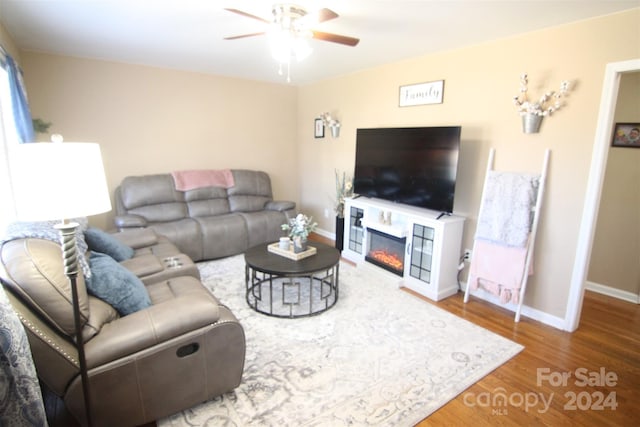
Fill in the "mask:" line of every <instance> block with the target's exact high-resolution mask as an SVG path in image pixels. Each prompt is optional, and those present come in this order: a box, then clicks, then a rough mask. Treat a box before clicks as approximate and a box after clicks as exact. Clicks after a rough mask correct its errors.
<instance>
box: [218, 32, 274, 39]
mask: <svg viewBox="0 0 640 427" xmlns="http://www.w3.org/2000/svg"><path fill="white" fill-rule="evenodd" d="M264 34H266V33H265V32H264V31H262V32H260V33H251V34H241V35H239V36H231V37H225V38H224V40H236V39H243V38H245V37H253V36H262V35H264Z"/></svg>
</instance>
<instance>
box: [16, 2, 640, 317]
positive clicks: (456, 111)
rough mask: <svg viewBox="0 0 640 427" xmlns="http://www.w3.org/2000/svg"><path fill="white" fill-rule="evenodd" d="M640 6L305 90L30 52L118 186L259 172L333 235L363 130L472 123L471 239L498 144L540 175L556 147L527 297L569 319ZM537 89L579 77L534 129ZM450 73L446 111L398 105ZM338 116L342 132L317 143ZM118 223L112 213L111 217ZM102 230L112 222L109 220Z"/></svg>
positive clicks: (35, 79) (33, 73)
mask: <svg viewBox="0 0 640 427" xmlns="http://www.w3.org/2000/svg"><path fill="white" fill-rule="evenodd" d="M637 22H640V9H636V10H633V11H630V12H626V13H622V14H616V15H611V16H606V17H601V18H598V19H594V20H588V21H583V22H580V23H576V24H571V25H567V26H562V27H558V28H553V29H549V30H544V31H539V32H533V33H529V34H525V35H521V36H519V37H513V38H510V39H505V40H501V41H496V42H493V43H486V44H482V45H478V46H474V47H469V48H466V49H460V50H455V51H449V52H443V53H439V54H434V55H429V56H425V57H420V58H415V59H412V60H409V61H404V62H398V63H393V64H388V65H385V66H382V67H377V68H373V69H369V70H365V71H363V72H360V73H355V74H352V75H347V76H343V77H341V78H336V79H332V80H327V81H324V82H321V83H318V84H313V85H309V86H304V87H300V88H297V89H296V88H293V87H289V86H285V85H273V84H265V83H257V82H248V81H244V80H235V79H229V78H221V77H215V76H208V75H201V74H196V73H185V72H178V71H171V70H160V69H153V68H148V67H141V66H134V65H123V64H117V63H109V62H100V61H90V60H81V59H74V58H63V57H56V56H50V55H44V54H37V53H28V52H23V53H22V63H23V68H24V69H25V74H26V75H25V77H26V81H27V86H28V88H29V93H30V98H31V102H32V109H33V112H34V116H35V117H41V118H43V119H45V120H48V121H51V122H53V128H52V131H53V132H59V133H62V134H64V135H65V137H66V139H67V140H68V141H70V140H93V141H97V142H99V143H101V145H102V147H103V155H104V157H105V164H106V168H107V175H108V180H109V184H110V187H111V188H112V189H113V188H114V186H115V185H116V184H117V183H118V182H119V181H120V180H121V179H122V178H123V177H124V176H126V175H130V174H140V173H154V172H167V171H170V170H172V169H179V168H197V167H214V168H215V167H249V168H261V169H264V170H266V171H267V172H269V173H270V174H271V176H272V178H273V180H274V190H275V194H276V196H277V197H279V198H288V199H293V200H296V201H297V202H299V206H300V208H301V209H302V210H303V211H305V212H306V213H309V214H311V215H313V216H314V217H316V219H317V220H318V221H319V222H320V226H321V228H322V229H324V230H327V231H330V232H331V231H333V227H334V223H333V216H332V214H330V218H325V217H324V211H325V209H327V210H329V212H330V213H331V211H332V208H333V194H334V181H333V177H334V175H333V173H334V169H336V168H337V169H339V170H347V171H351V170H352V169H353V162H354V150H355V133H356V129H357V128H359V127H372V126H430V125H461V126H462V129H463V131H462V148H461V154H460V169H459V173H458V187H457V194H456V202H455V206H454V210H455V213H456V214H459V215H463V216H465V217H467V218H468V221H467V223H466V226H465V236H464V241H463V247H471V246H472V243H473V233H474V231H475V222H476V215H477V211H478V207H479V202H480V197H481V189H482V182H483V179H484V171H485V167H486V160H487V156H488V150H489V148H490V147H495V148H496V149H497V157H496V167H497V168H498V169H509V170H518V171H525V170H530V171H538V170H540V167H541V163H542V156H543V152H544V149H545V148H551V149H552V156H551V164H550V171H549V180H548V190H547V194H546V195H545V200H544V208H543V213H542V219H541V222H540V232H539V236H538V241H537V248H536V260H535V269H536V274H535V275H534V276H533V278H532V280H530V282H529V289H528V292H527V296H526V300H525V304H526V305H528V306H530V307H532V308H534V309H536V310H539V311H541V312H542V314H543V316H544V315H549V316H553V317H556V318H563V317H564V315H565V311H566V305H567V295H568V292H569V285H570V279H571V272H572V269H573V263H574V256H575V250H576V244H577V237H578V228H579V223H580V220H581V215H582V207H583V203H584V196H585V190H586V182H587V174H588V170H589V164H590V161H591V155H592V147H593V142H594V133H595V128H596V121H597V115H598V107H599V101H600V93H601V90H602V81H603V76H604V68H605V65H606V64H607V63H609V62H614V61H621V60H626V59H631V58H638V57H640V41H639V40H638V31H637ZM523 71H527V72H528V73H529V75H530V81H531V85H530V86H531V91H532V93H533V94H534V95H539V94H540V93H541V91H542V90H543V89H557V87H558V85H559V83H560V81H561V80H564V79H571V80H573V81H575V88H574V90H573V91H572V92H571V94H570V97H569V98H568V100H567V102H568V105H567V106H566V107H565V108H564V109H563V110H561V111H559V112H558V113H557V114H555V115H554V116H553V117H551V118H545V121H544V123H543V125H542V129H541V133H539V134H534V135H524V134H523V133H522V132H521V125H520V118H519V117H518V115H517V113H516V111H515V108H514V107H513V104H512V98H513V96H514V95H517V93H518V87H519V84H518V78H519V75H520V73H522V72H523ZM439 79H444V80H445V91H444V102H443V104H440V105H429V106H420V107H408V108H399V107H398V87H399V86H400V85H405V84H410V83H417V82H424V81H431V80H439ZM325 111H329V112H331V113H332V114H334V115H335V116H336V117H338V118H339V119H340V120H341V122H342V124H343V127H342V134H341V136H340V138H338V139H332V138H330V137H329V136H327V137H326V138H324V139H318V140H316V139H314V137H313V120H314V118H315V117H317V116H318V115H319V114H320V113H322V112H325ZM108 221H109V218H108V217H105V218H101V224H104V225H106V224H108V223H109V222H108ZM98 225H100V223H99V224H98Z"/></svg>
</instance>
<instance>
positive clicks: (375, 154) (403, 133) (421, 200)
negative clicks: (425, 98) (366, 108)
mask: <svg viewBox="0 0 640 427" xmlns="http://www.w3.org/2000/svg"><path fill="white" fill-rule="evenodd" d="M459 149H460V126H445V127H413V128H377V129H358V130H357V136H356V165H355V171H354V175H353V186H354V192H355V193H356V194H358V195H360V196H365V197H376V198H380V199H385V200H390V201H393V202H398V203H404V204H407V205H413V206H418V207H422V208H427V209H432V210H435V211H440V212H446V213H451V212H453V199H454V194H455V186H456V174H457V170H458V152H459Z"/></svg>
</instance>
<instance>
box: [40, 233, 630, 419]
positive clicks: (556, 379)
mask: <svg viewBox="0 0 640 427" xmlns="http://www.w3.org/2000/svg"><path fill="white" fill-rule="evenodd" d="M312 239H313V240H317V241H323V242H324V243H327V244H333V242H332V241H330V240H327V239H325V238H323V237H320V236H317V235H312ZM407 292H410V293H413V292H411V291H409V290H407ZM413 294H414V295H416V298H422V299H424V300H425V301H427V302H429V303H431V304H434V305H435V306H437V307H439V308H441V309H443V310H447V311H449V312H451V313H453V314H455V315H457V316H459V317H461V318H463V319H466V320H468V321H470V322H472V323H475V324H477V325H479V326H481V327H483V328H485V329H488V330H490V331H493V332H495V333H497V334H499V335H502V336H503V337H505V338H508V339H510V340H512V341H515V342H517V343H519V344H522V345H523V346H524V347H525V348H524V350H523V351H522V352H520V353H519V354H518V355H517V356H515V357H514V358H512V359H511V360H509V361H508V362H506V363H505V364H504V365H502V366H500V367H499V368H498V369H496V370H495V371H493V372H492V373H491V374H489V375H487V376H486V377H484V378H483V379H481V380H480V381H478V382H477V383H475V384H474V385H473V386H471V387H470V388H469V389H467V390H465V391H464V392H462V393H461V394H460V395H459V396H457V397H456V398H455V399H453V400H452V401H450V402H449V403H448V404H446V405H445V406H443V407H442V408H440V409H439V410H438V411H436V412H435V413H434V414H432V415H431V416H430V417H428V418H427V419H425V420H423V421H422V422H420V423H419V424H418V426H419V427H426V426H469V425H472V426H474V427H483V426H534V425H535V426H538V425H548V426H565V425H566V426H569V425H571V426H637V425H640V411H638V410H637V409H636V408H637V397H638V395H640V305H636V304H631V303H628V302H624V301H620V300H617V299H614V298H610V297H606V296H603V295H599V294H596V293H592V292H587V293H586V295H585V300H584V305H583V309H582V320H581V322H580V327H579V329H578V330H577V331H576V332H574V333H572V334H571V333H568V332H563V331H560V330H557V329H555V328H552V327H550V326H546V325H543V324H542V323H539V322H536V321H533V320H531V319H528V318H526V317H522V318H521V320H520V322H519V323H514V321H513V313H511V312H510V311H507V310H505V309H503V308H500V307H498V306H495V305H493V304H490V303H487V302H485V301H482V300H479V299H477V298H473V297H472V298H471V300H470V302H469V303H468V304H464V303H463V301H462V299H463V294H462V293H458V294H457V295H454V296H452V297H450V298H447V299H445V300H443V301H440V302H434V301H431V300H429V299H427V298H423V297H421V296H419V295H417V294H415V293H413ZM563 376H564V377H565V378H566V381H565V382H564V383H563V382H562V378H563ZM52 421H53V422H51V426H52V427H56V426H67V425H68V424H66V423H59V422H58V423H56V422H55V420H52ZM67 422H68V419H67ZM153 425H154V423H151V424H149V425H148V427H150V426H153Z"/></svg>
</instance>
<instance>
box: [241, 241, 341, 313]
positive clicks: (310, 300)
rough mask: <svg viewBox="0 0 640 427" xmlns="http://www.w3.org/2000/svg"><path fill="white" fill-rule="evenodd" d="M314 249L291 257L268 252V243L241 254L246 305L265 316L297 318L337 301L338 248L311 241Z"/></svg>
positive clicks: (331, 305)
mask: <svg viewBox="0 0 640 427" xmlns="http://www.w3.org/2000/svg"><path fill="white" fill-rule="evenodd" d="M309 246H313V247H314V248H316V250H317V252H316V253H315V254H314V255H311V256H309V257H307V258H303V259H301V260H297V261H296V260H292V259H289V258H287V257H284V256H282V255H277V254H275V253H272V252H269V251H268V249H267V247H268V244H266V243H265V244H262V245H258V246H254V247H253V248H251V249H249V250H247V251H246V252H245V254H244V259H245V263H246V266H245V283H246V291H247V294H246V297H247V303H248V304H249V307H251V308H252V309H254V310H255V311H257V312H259V313H262V314H266V315H268V316H274V317H283V318H296V317H307V316H314V315H317V314H320V313H322V312H324V311H327V310H328V309H330V308H331V307H333V306H334V305H335V303H336V302H337V301H338V274H339V267H340V265H339V261H340V252H339V251H338V250H337V249H336V248H333V247H331V246H328V245H325V244H322V243H319V242H312V243H310V244H309Z"/></svg>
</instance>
